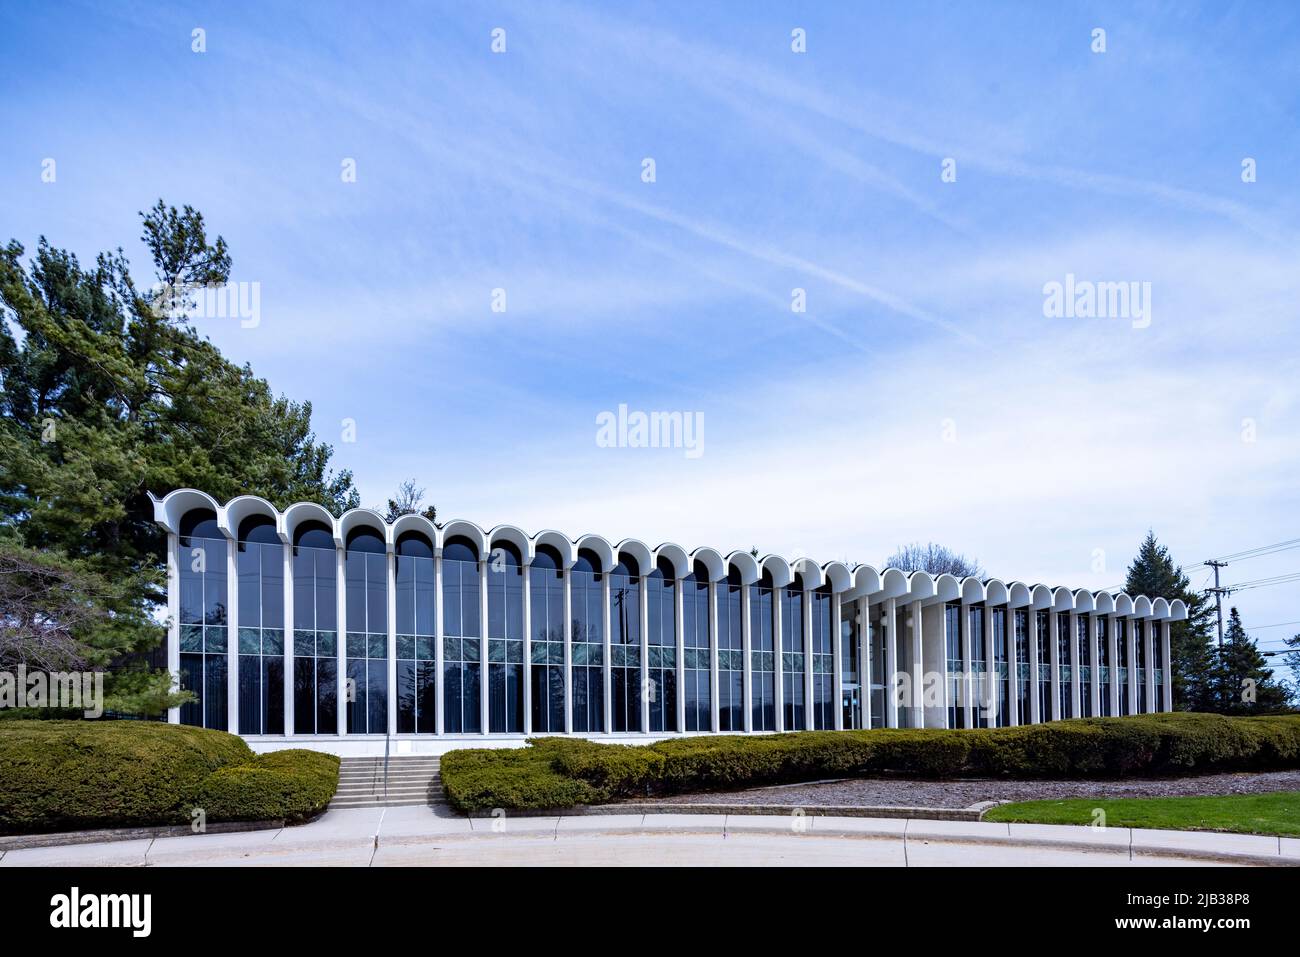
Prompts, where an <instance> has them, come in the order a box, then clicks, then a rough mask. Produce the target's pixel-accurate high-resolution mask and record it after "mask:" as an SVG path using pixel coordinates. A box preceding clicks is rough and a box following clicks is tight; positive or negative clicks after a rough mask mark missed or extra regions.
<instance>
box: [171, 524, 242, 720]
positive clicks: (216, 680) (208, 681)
mask: <svg viewBox="0 0 1300 957" xmlns="http://www.w3.org/2000/svg"><path fill="white" fill-rule="evenodd" d="M179 544H180V555H179V559H180V567H179V571H180V586H181V595H180V615H179V618H180V620H179V622H178V624H179V626H180V656H181V688H182V690H184V691H192V692H194V694H195V695H197V698H196V700H194V701H190V702H188V703H187V704H184V705H181V724H191V725H194V726H196V727H200V728H215V729H217V730H219V731H225V730H226V726H227V724H228V718H227V711H226V703H227V692H226V672H227V661H226V644H227V638H228V635H227V632H226V628H227V622H228V618H227V610H228V609H227V605H228V604H229V595H228V591H227V587H228V582H227V576H226V539H225V536H224V535H222V533H221V530H220V529H219V528H217V516H216V514H215V513H214V512H211V511H207V510H203V509H196V510H194V511H192V512H188V513H187V514H186V515H185V516H184V517H183V518H182V519H181V527H180V542H179Z"/></svg>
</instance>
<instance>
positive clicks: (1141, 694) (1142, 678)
mask: <svg viewBox="0 0 1300 957" xmlns="http://www.w3.org/2000/svg"><path fill="white" fill-rule="evenodd" d="M1134 625H1135V626H1136V627H1135V628H1134V631H1133V658H1134V661H1135V662H1136V664H1137V674H1135V675H1134V676H1133V680H1134V681H1136V682H1137V699H1138V703H1137V711H1136V712H1135V713H1136V714H1146V710H1147V662H1146V655H1147V647H1146V645H1147V643H1146V633H1147V632H1146V627H1147V623H1146V622H1145V621H1141V620H1137V621H1134Z"/></svg>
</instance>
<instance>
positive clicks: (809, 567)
mask: <svg viewBox="0 0 1300 957" xmlns="http://www.w3.org/2000/svg"><path fill="white" fill-rule="evenodd" d="M790 570H791V571H792V572H794V573H795V574H796V575H801V576H803V587H804V588H806V589H808V590H809V591H812V590H813V589H815V588H821V587H822V585H825V584H826V576H825V575H823V574H822V568H821V566H820V565H818V564H817V563H816V562H815V561H813V560H812V559H811V558H796V559H795V560H794V561H792V562H791V563H790Z"/></svg>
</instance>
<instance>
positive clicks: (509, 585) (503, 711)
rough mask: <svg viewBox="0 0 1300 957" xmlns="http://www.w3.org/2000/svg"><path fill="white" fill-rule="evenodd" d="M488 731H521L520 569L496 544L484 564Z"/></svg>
mask: <svg viewBox="0 0 1300 957" xmlns="http://www.w3.org/2000/svg"><path fill="white" fill-rule="evenodd" d="M486 575H487V599H488V730H489V731H491V732H492V733H493V734H520V733H522V732H523V730H524V569H523V565H522V564H521V562H520V558H519V554H518V553H517V552H516V551H515V550H514V548H513V547H511V546H509V545H503V544H498V545H496V546H495V547H494V548H493V550H492V554H491V557H489V559H488V561H487V568H486Z"/></svg>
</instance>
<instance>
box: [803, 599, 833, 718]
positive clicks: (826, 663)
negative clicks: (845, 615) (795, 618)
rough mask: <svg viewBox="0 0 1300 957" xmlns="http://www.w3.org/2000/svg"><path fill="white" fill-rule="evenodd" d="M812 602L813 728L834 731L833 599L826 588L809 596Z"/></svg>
mask: <svg viewBox="0 0 1300 957" xmlns="http://www.w3.org/2000/svg"><path fill="white" fill-rule="evenodd" d="M809 596H810V597H811V599H812V646H813V656H812V670H813V700H812V712H813V728H814V729H815V730H817V731H829V730H831V729H833V728H834V727H835V706H836V701H835V635H834V634H833V633H832V632H831V609H832V603H833V601H834V598H833V597H832V596H831V591H830V586H829V585H824V586H822V587H821V588H819V589H817V590H816V591H814V592H810V593H809Z"/></svg>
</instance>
